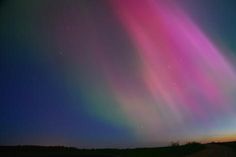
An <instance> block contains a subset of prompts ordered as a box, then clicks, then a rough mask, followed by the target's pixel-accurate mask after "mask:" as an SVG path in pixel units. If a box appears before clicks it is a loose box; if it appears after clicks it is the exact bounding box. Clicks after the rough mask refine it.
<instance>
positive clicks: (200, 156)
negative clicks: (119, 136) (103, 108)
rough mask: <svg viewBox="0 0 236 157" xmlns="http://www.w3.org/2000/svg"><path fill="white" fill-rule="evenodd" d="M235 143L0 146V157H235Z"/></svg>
mask: <svg viewBox="0 0 236 157" xmlns="http://www.w3.org/2000/svg"><path fill="white" fill-rule="evenodd" d="M235 150H236V142H229V143H217V144H206V145H203V144H198V143H191V144H187V145H184V146H178V145H177V146H170V147H160V148H137V149H76V148H68V147H43V146H1V147H0V157H10V156H11V157H14V156H15V157H34V156H35V157H38V156H60V157H63V156H66V157H70V156H73V157H186V156H187V157H208V156H209V157H236V156H235V153H234V151H235Z"/></svg>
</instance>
